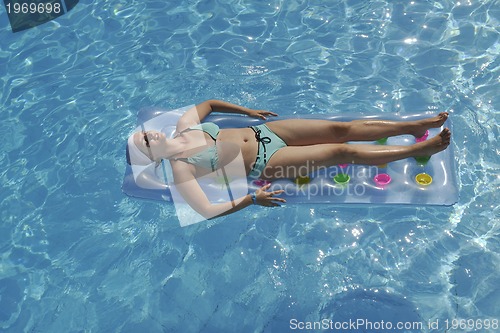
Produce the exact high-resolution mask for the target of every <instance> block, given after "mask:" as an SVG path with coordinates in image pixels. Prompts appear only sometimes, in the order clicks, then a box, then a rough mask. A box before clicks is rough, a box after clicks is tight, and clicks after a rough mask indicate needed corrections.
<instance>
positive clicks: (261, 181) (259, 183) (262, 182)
mask: <svg viewBox="0 0 500 333" xmlns="http://www.w3.org/2000/svg"><path fill="white" fill-rule="evenodd" d="M253 183H254V184H255V185H257V186H258V187H262V186H266V185H267V184H271V182H270V181H268V180H264V179H257V180H254V181H253Z"/></svg>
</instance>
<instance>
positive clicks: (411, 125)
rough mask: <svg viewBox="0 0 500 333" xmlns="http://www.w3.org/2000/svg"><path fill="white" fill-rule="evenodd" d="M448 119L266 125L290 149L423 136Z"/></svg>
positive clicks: (442, 116) (292, 121)
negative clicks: (405, 136)
mask: <svg viewBox="0 0 500 333" xmlns="http://www.w3.org/2000/svg"><path fill="white" fill-rule="evenodd" d="M447 118H448V113H446V112H442V113H440V114H439V115H437V116H435V117H431V118H426V119H421V120H416V121H389V120H353V121H349V122H338V121H329V120H315V119H288V120H278V121H271V122H268V123H266V125H267V126H268V127H269V129H270V130H271V131H273V132H274V133H276V135H278V136H279V137H280V138H282V139H283V140H284V141H285V142H286V143H287V145H289V146H306V145H316V144H324V143H344V142H348V141H372V140H377V139H380V138H386V137H389V136H395V135H402V134H412V135H414V136H416V137H420V136H422V135H424V133H425V131H426V130H427V129H429V128H437V127H441V126H442V125H443V123H444V122H445V121H446V119H447Z"/></svg>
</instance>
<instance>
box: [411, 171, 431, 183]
mask: <svg viewBox="0 0 500 333" xmlns="http://www.w3.org/2000/svg"><path fill="white" fill-rule="evenodd" d="M415 181H416V182H417V184H419V185H423V186H428V185H430V184H432V177H431V176H430V175H428V174H426V173H419V174H418V175H416V176H415Z"/></svg>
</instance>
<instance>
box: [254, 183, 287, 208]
mask: <svg viewBox="0 0 500 333" xmlns="http://www.w3.org/2000/svg"><path fill="white" fill-rule="evenodd" d="M269 187H271V184H267V185H264V186H262V187H261V188H260V189H258V190H257V191H255V195H256V201H257V204H258V205H261V206H266V207H276V206H279V204H280V203H286V200H285V199H282V198H276V197H275V195H280V194H281V193H283V192H285V191H284V190H278V191H269V192H268V191H267V190H268V189H269Z"/></svg>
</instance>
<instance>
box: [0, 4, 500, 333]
mask: <svg viewBox="0 0 500 333" xmlns="http://www.w3.org/2000/svg"><path fill="white" fill-rule="evenodd" d="M1 8H2V9H1V10H0V64H1V65H0V73H1V76H0V82H1V86H0V87H1V89H0V106H1V108H0V137H1V138H2V140H1V143H0V179H1V181H0V184H1V185H0V186H1V191H0V200H1V204H0V205H1V206H0V216H1V220H0V331H5V332H292V331H299V330H292V327H291V321H293V320H295V321H293V322H294V323H298V322H300V323H302V324H303V325H306V323H307V322H309V323H312V322H315V321H320V320H323V319H326V320H330V319H331V320H333V321H335V322H337V323H343V322H348V321H349V320H354V321H355V320H357V319H367V320H370V321H371V322H375V323H377V322H378V323H380V321H381V320H384V321H385V322H391V323H392V322H394V323H395V322H396V321H401V322H408V323H409V322H422V323H424V325H423V327H422V328H413V329H410V328H409V329H406V330H404V329H400V330H396V329H394V330H391V332H444V331H445V328H446V327H445V321H446V320H448V322H449V324H450V325H451V324H452V321H453V320H455V323H459V320H462V319H466V320H469V319H471V320H474V323H473V325H472V326H468V327H466V326H464V327H462V328H460V327H458V329H456V330H451V329H450V330H449V331H448V332H472V331H474V330H473V329H474V328H476V329H477V330H475V332H499V331H500V329H498V328H497V329H496V330H495V329H494V328H492V327H493V326H492V325H490V329H485V328H484V327H485V326H486V323H487V320H490V321H491V323H494V321H495V320H497V323H498V320H499V319H500V288H499V286H500V257H499V256H500V255H499V253H500V241H499V235H500V219H499V208H498V202H500V200H499V199H500V195H499V191H498V189H499V187H500V177H499V166H500V159H499V154H500V150H499V148H498V147H500V145H499V142H498V138H499V126H498V121H499V116H498V115H499V111H498V110H500V97H499V96H500V95H499V91H500V81H499V73H500V58H499V53H500V41H499V34H500V33H499V27H500V3H499V2H498V1H494V0H491V1H487V0H484V1H467V0H465V1H460V2H458V1H456V2H452V1H389V0H385V1H382V0H381V1H371V2H368V1H360V0H343V1H337V0H336V1H333V0H323V1H321V0H314V1H313V0H309V1H306V0H293V1H276V0H269V1H266V2H263V1H245V0H238V1H233V0H218V1H200V0H189V1H169V2H163V1H148V0H146V1H106V2H101V1H98V2H91V1H89V0H85V1H81V2H80V3H79V4H78V5H77V6H76V7H75V8H74V9H73V10H72V11H71V12H69V13H68V14H66V15H64V16H62V17H60V18H58V19H57V20H55V21H51V22H48V23H46V24H44V25H41V26H38V27H35V28H33V29H30V30H27V31H24V32H19V33H16V34H13V33H12V32H11V30H10V27H9V23H8V20H7V15H6V13H5V7H3V6H2V7H1ZM209 98H218V99H224V100H228V101H230V102H233V103H238V104H242V105H245V106H248V107H252V108H258V109H269V110H272V111H275V112H278V113H280V114H283V115H291V114H298V115H307V114H321V113H324V114H330V113H333V114H349V115H352V114H358V113H359V114H361V113H365V114H366V113H373V114H377V115H380V114H384V113H387V114H399V115H405V114H412V113H416V112H423V111H433V112H434V111H435V112H438V111H443V110H445V111H448V112H450V115H451V119H452V121H453V125H454V133H453V138H452V140H453V143H452V146H450V148H449V149H454V150H455V156H456V166H457V172H458V180H459V186H460V199H459V202H458V203H457V204H456V205H454V206H452V207H417V206H358V207H353V206H341V205H340V206H332V205H320V204H302V205H289V206H287V207H285V208H275V209H267V208H263V207H250V208H248V209H246V210H245V211H242V212H239V213H237V214H234V215H232V216H229V217H226V218H220V219H218V220H214V221H210V222H207V223H198V224H196V225H194V226H191V227H186V228H181V227H179V225H178V221H177V218H176V216H175V211H174V207H173V206H172V205H168V204H162V203H158V202H147V201H140V200H134V199H132V198H129V197H126V196H124V195H123V194H122V192H121V189H120V186H121V182H122V177H123V173H124V171H125V164H126V162H125V156H124V147H125V141H126V138H127V136H128V135H129V133H130V131H131V130H132V129H133V128H134V126H135V120H136V114H137V111H138V110H139V109H140V108H142V107H148V106H161V107H165V108H177V107H180V106H184V105H187V104H192V103H198V102H201V101H203V100H205V99H209ZM429 321H431V322H432V323H434V322H438V324H439V328H438V329H436V327H434V326H432V327H429V325H428V322H429ZM462 323H463V322H462ZM466 323H468V324H470V322H466ZM478 323H479V324H482V328H480V327H479V324H478ZM319 330H321V329H318V330H315V331H319ZM326 331H328V330H326ZM330 331H332V330H330ZM333 331H335V330H333ZM354 331H356V332H382V330H376V329H375V328H373V329H371V330H370V329H366V328H365V327H358V329H357V330H347V329H346V330H342V331H340V330H337V332H354Z"/></svg>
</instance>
